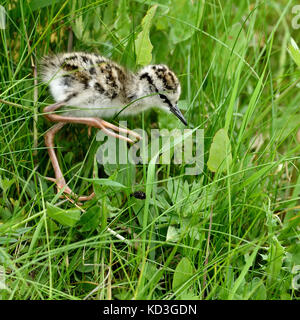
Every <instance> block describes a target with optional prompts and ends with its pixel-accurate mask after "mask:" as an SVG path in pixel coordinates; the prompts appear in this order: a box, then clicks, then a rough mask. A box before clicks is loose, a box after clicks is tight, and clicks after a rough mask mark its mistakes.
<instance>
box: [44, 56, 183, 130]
mask: <svg viewBox="0 0 300 320" xmlns="http://www.w3.org/2000/svg"><path fill="white" fill-rule="evenodd" d="M41 72H42V77H43V81H44V82H46V83H48V84H49V87H50V91H51V94H52V96H53V98H54V100H55V101H56V102H64V105H65V107H64V110H66V113H65V115H69V116H70V115H71V116H75V117H99V118H111V117H113V116H115V115H116V114H119V113H120V115H123V116H129V115H134V114H137V113H139V112H141V111H145V110H147V109H149V108H151V107H153V106H156V107H159V108H162V109H164V110H167V111H170V112H172V113H173V114H175V115H176V116H177V117H178V118H179V119H180V120H181V121H182V122H183V123H184V124H185V125H187V122H186V120H185V119H184V117H183V115H182V113H181V112H180V110H179V109H178V107H177V102H178V99H179V96H180V93H181V87H180V83H179V81H178V79H177V77H176V75H175V74H174V72H172V71H171V70H170V69H169V68H168V67H167V66H166V65H163V64H158V65H149V66H146V67H144V68H142V69H141V70H140V71H139V72H138V73H136V74H134V73H132V72H131V71H128V70H125V69H124V68H123V67H121V66H120V65H118V64H117V63H115V62H113V61H111V60H109V59H107V58H105V57H103V56H100V55H97V54H92V53H84V52H73V53H62V54H58V55H54V56H49V57H45V58H44V59H43V60H42V70H41ZM66 106H68V107H66ZM70 106H72V107H75V108H70Z"/></svg>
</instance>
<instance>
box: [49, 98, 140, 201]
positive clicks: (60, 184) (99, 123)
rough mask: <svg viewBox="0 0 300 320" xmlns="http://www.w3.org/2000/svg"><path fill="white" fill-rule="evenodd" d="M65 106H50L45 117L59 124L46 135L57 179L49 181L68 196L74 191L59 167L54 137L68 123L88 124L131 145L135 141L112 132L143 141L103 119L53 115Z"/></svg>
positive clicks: (59, 103)
mask: <svg viewBox="0 0 300 320" xmlns="http://www.w3.org/2000/svg"><path fill="white" fill-rule="evenodd" d="M64 104H65V103H64V102H57V103H54V104H52V105H49V106H47V107H45V108H44V112H45V117H46V118H47V119H48V120H50V121H55V122H58V123H57V124H56V125H54V126H53V127H52V128H51V129H50V130H49V131H48V132H47V133H46V135H45V144H46V146H47V147H48V153H49V156H50V160H51V163H52V165H53V169H54V172H55V178H56V179H52V178H48V179H49V180H51V181H54V182H56V184H57V188H58V190H63V191H64V192H65V193H67V194H73V192H72V190H71V189H70V188H69V187H68V186H67V184H66V181H65V179H64V177H63V174H62V172H61V169H60V166H59V163H58V160H57V157H56V154H55V151H54V136H55V134H56V133H57V132H58V131H59V130H60V129H61V128H62V127H63V126H64V125H65V124H66V123H80V124H86V125H88V126H90V127H95V128H98V129H100V130H102V131H104V132H105V133H106V134H108V135H111V136H113V137H115V138H119V139H122V140H125V141H127V142H130V143H134V141H133V140H131V139H130V138H127V137H125V136H121V135H119V134H116V133H115V132H113V131H111V130H114V131H117V132H122V133H126V134H129V135H132V136H133V137H135V138H136V139H141V137H140V136H139V135H138V134H137V133H135V132H133V131H131V130H128V129H125V128H119V127H117V126H115V125H113V124H111V123H109V122H106V121H104V120H102V119H99V118H91V117H89V118H82V117H80V118H77V117H71V116H61V115H57V114H53V113H52V112H54V111H55V110H56V109H58V108H60V107H61V106H63V105H64ZM94 195H95V194H94V193H92V194H91V195H89V196H81V197H79V198H78V200H79V201H86V200H90V199H92V198H93V197H94Z"/></svg>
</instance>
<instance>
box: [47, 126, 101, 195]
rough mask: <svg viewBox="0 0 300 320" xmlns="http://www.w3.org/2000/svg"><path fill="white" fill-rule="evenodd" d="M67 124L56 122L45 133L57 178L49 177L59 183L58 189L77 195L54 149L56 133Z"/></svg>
mask: <svg viewBox="0 0 300 320" xmlns="http://www.w3.org/2000/svg"><path fill="white" fill-rule="evenodd" d="M64 125H65V123H62V122H59V123H57V124H55V125H54V126H53V127H52V128H51V129H50V130H49V131H48V132H47V133H46V134H45V144H46V147H47V148H48V153H49V157H50V160H51V163H52V166H53V170H54V174H55V179H53V178H47V179H48V180H50V181H53V182H55V183H56V185H57V189H58V191H60V190H63V192H64V193H67V194H70V195H75V194H74V193H73V191H72V190H71V189H70V188H69V187H68V186H67V184H66V181H65V178H64V176H63V174H62V172H61V169H60V166H59V163H58V160H57V157H56V154H55V151H54V137H55V134H56V133H57V132H58V131H59V130H60V129H61V128H62V127H63V126H64ZM94 196H95V193H94V192H93V193H91V194H90V195H89V196H80V197H78V200H79V201H86V200H90V199H92V198H93V197H94Z"/></svg>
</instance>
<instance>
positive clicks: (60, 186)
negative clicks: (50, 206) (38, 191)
mask: <svg viewBox="0 0 300 320" xmlns="http://www.w3.org/2000/svg"><path fill="white" fill-rule="evenodd" d="M46 179H47V180H49V181H52V182H54V183H55V184H56V188H57V192H58V193H60V192H61V191H62V192H63V193H64V195H61V196H60V198H64V197H65V198H67V199H68V200H69V201H70V202H72V203H74V199H75V200H76V201H88V200H91V199H92V198H93V197H94V196H95V192H92V193H91V194H90V195H88V196H78V195H77V194H76V193H75V192H73V191H72V189H70V188H69V187H68V185H67V183H66V181H65V179H55V178H50V177H46Z"/></svg>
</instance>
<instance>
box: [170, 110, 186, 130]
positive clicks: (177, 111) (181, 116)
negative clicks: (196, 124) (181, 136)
mask: <svg viewBox="0 0 300 320" xmlns="http://www.w3.org/2000/svg"><path fill="white" fill-rule="evenodd" d="M170 111H171V112H172V113H173V114H175V116H176V117H177V118H178V119H179V120H180V121H181V122H182V123H183V124H184V125H185V126H187V125H188V124H187V122H186V120H185V119H184V116H183V115H182V113H181V111H180V110H179V108H178V107H177V105H174V106H172V107H170Z"/></svg>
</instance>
